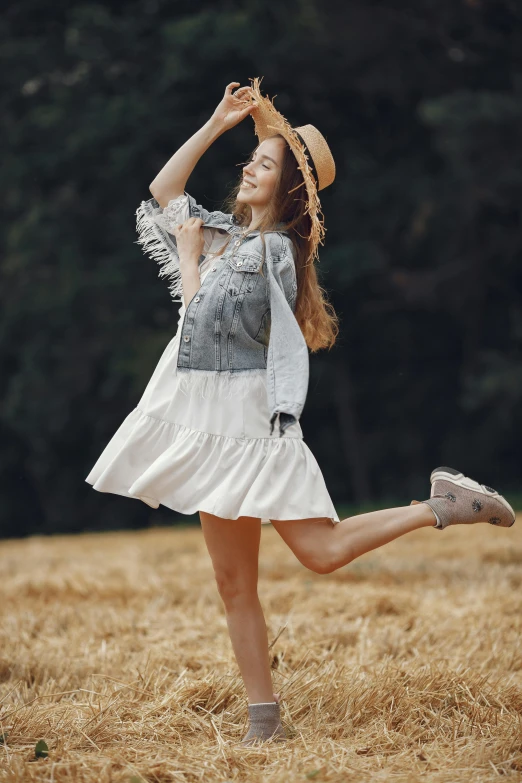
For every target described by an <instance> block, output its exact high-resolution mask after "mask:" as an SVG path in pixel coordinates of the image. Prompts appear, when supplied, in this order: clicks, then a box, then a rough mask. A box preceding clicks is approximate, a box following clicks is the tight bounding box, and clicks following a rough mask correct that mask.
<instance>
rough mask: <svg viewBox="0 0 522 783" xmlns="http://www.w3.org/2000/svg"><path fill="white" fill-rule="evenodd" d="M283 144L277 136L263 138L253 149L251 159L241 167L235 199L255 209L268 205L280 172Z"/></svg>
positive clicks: (282, 140)
mask: <svg viewBox="0 0 522 783" xmlns="http://www.w3.org/2000/svg"><path fill="white" fill-rule="evenodd" d="M285 144H286V142H285V140H284V139H282V138H281V137H280V136H278V137H273V138H271V139H265V140H264V141H262V142H261V144H260V145H259V147H257V148H256V149H255V150H254V153H253V155H252V160H251V161H250V162H249V163H247V164H246V165H245V166H244V167H243V180H242V183H241V187H240V188H239V192H238V194H237V201H239V202H240V203H241V204H248V205H249V206H250V207H252V208H254V209H256V210H259V209H264V208H265V207H267V206H268V203H269V202H270V199H271V198H272V195H273V194H274V191H275V189H276V186H277V182H278V180H279V175H280V174H281V168H282V165H283V157H284V149H285Z"/></svg>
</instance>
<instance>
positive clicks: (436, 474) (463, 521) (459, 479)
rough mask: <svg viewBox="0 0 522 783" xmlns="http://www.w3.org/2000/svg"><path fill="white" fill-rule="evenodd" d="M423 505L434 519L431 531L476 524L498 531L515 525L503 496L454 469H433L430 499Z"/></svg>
mask: <svg viewBox="0 0 522 783" xmlns="http://www.w3.org/2000/svg"><path fill="white" fill-rule="evenodd" d="M422 502H423V503H426V504H427V505H428V506H430V508H431V509H432V511H433V512H434V514H435V517H436V519H437V524H436V525H434V527H436V528H437V529H438V530H443V529H444V528H445V527H448V525H459V524H460V525H472V524H474V523H475V522H488V523H489V524H490V525H497V526H498V527H511V525H514V523H515V512H514V511H513V509H512V508H511V506H510V505H509V503H508V502H507V500H506V499H505V498H504V497H502V495H499V493H498V492H497V491H496V490H495V489H493V488H492V487H488V486H486V485H485V484H479V483H478V482H477V481H473V479H470V478H468V477H467V476H465V475H464V474H463V473H460V472H459V471H458V470H454V469H453V468H444V467H442V468H435V470H434V471H433V472H432V474H431V494H430V499H429V500H423V501H422Z"/></svg>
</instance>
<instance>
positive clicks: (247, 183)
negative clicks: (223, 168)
mask: <svg viewBox="0 0 522 783" xmlns="http://www.w3.org/2000/svg"><path fill="white" fill-rule="evenodd" d="M241 187H242V188H249V189H250V190H253V189H254V188H255V187H256V185H252V183H251V182H247V181H246V180H243V181H242V182H241Z"/></svg>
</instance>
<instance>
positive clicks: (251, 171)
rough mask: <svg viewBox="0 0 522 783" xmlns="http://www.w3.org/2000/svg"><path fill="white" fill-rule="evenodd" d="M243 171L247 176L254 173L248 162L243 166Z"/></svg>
mask: <svg viewBox="0 0 522 783" xmlns="http://www.w3.org/2000/svg"><path fill="white" fill-rule="evenodd" d="M243 173H244V174H248V176H249V177H252V176H253V175H254V171H253V169H251V168H250V163H247V164H246V166H243Z"/></svg>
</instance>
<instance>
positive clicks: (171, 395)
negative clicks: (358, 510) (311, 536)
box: [85, 213, 339, 523]
mask: <svg viewBox="0 0 522 783" xmlns="http://www.w3.org/2000/svg"><path fill="white" fill-rule="evenodd" d="M186 217H188V214H186V215H185V214H183V213H181V214H180V215H179V220H178V222H182V221H183V220H184V219H186ZM208 234H211V231H210V230H209V231H208ZM216 234H217V232H216ZM206 240H207V241H206V245H205V249H206V253H207V254H206V257H205V260H204V261H203V262H202V263H201V264H200V267H199V270H200V279H201V282H203V280H204V279H205V276H206V274H207V273H208V270H209V268H210V266H211V265H212V263H213V261H214V255H213V253H212V251H213V250H214V249H217V247H216V248H214V247H213V246H214V243H215V244H216V246H219V247H221V246H222V244H223V235H222V234H220V235H219V236H207V237H206ZM216 263H219V258H218V259H217V261H216ZM184 315H185V305H184V304H182V305H181V307H180V310H179V321H178V328H177V331H176V334H175V335H174V337H173V338H172V339H171V340H170V342H169V343H168V345H167V346H166V348H165V350H164V352H163V354H162V356H161V358H160V360H159V362H158V364H157V366H156V368H155V370H154V372H153V374H152V376H151V378H150V380H149V382H148V384H147V386H146V388H145V391H144V392H143V394H142V396H141V398H140V400H139V401H138V404H137V406H136V407H135V408H134V409H133V410H132V411H131V412H130V413H129V414H128V416H127V417H126V418H125V419H124V420H123V422H122V423H121V425H120V427H119V428H118V429H117V430H116V432H115V433H114V435H113V437H112V438H111V440H110V441H109V443H108V444H107V446H106V447H105V449H104V450H103V452H102V453H101V455H100V457H99V458H98V460H97V462H96V463H95V465H94V466H93V468H92V470H91V471H90V473H89V474H88V476H87V477H86V479H85V480H86V481H87V482H88V483H89V484H91V485H92V487H93V488H94V489H96V490H98V491H99V492H110V493H113V494H117V495H124V496H125V497H130V498H136V499H138V500H142V501H143V502H144V503H146V504H147V505H149V506H151V507H152V508H158V506H159V505H160V503H161V504H163V505H164V506H167V507H168V508H170V509H172V510H173V511H177V512H179V513H181V514H194V513H196V512H198V511H205V512H207V513H210V514H215V515H217V516H219V517H224V518H227V519H238V518H239V517H242V516H249V517H259V518H260V519H261V521H262V523H268V522H270V520H271V519H275V520H290V519H303V518H312V517H326V518H329V519H330V520H331V521H332V522H334V523H337V522H339V517H338V516H337V512H336V510H335V508H334V505H333V503H332V500H331V498H330V495H329V493H328V490H327V488H326V485H325V481H324V478H323V475H322V473H321V470H320V468H319V465H318V463H317V461H316V459H315V457H314V455H313V454H312V452H311V451H310V449H309V448H308V446H307V445H306V443H305V442H304V440H303V433H302V430H301V425H300V423H299V422H296V423H295V424H293V425H292V426H290V427H288V428H287V429H286V430H285V432H284V434H283V436H282V437H280V436H279V433H278V428H277V427H275V428H274V432H273V434H272V435H270V425H269V420H270V412H269V408H268V400H267V387H266V372H265V371H262V372H259V373H245V374H244V375H243V376H242V377H240V376H241V374H239V373H235V374H234V383H230V375H229V374H227V373H215V374H213V376H208V375H207V376H203V377H197V378H196V377H194V375H193V374H192V373H186V372H185V373H183V372H181V373H178V372H177V358H178V348H179V341H180V334H181V327H182V323H183V318H184Z"/></svg>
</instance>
